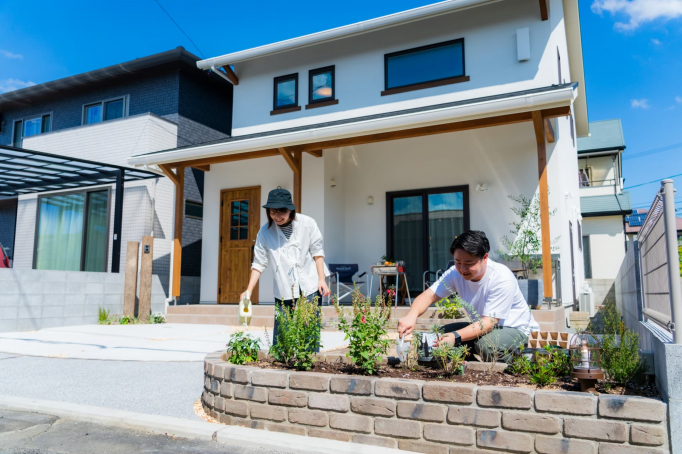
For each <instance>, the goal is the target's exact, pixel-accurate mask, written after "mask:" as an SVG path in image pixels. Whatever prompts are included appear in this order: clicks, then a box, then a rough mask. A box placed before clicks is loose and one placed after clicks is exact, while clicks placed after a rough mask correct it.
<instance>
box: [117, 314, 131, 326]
mask: <svg viewBox="0 0 682 454" xmlns="http://www.w3.org/2000/svg"><path fill="white" fill-rule="evenodd" d="M120 323H121V325H129V324H131V323H132V317H129V316H127V315H124V316H123V317H121V320H120Z"/></svg>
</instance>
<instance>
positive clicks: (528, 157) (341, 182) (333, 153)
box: [201, 118, 583, 304]
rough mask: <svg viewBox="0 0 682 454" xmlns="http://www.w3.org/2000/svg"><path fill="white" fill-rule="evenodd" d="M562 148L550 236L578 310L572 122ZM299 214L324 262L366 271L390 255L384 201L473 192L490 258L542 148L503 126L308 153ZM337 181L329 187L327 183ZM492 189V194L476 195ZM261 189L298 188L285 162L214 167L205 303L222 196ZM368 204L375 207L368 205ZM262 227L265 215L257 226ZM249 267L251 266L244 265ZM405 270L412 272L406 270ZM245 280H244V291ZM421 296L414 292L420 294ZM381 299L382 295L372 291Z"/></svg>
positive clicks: (212, 287) (264, 292) (553, 165)
mask: <svg viewBox="0 0 682 454" xmlns="http://www.w3.org/2000/svg"><path fill="white" fill-rule="evenodd" d="M553 124H554V128H555V130H556V132H557V133H556V135H557V141H556V143H553V144H548V146H547V158H548V172H549V173H548V181H549V188H550V197H549V202H550V210H555V209H556V214H555V215H554V216H552V217H551V221H550V222H551V226H550V230H551V236H552V238H553V239H556V240H557V241H556V243H555V246H556V248H557V251H556V252H558V253H559V254H560V257H561V260H562V276H561V279H562V293H563V301H564V303H565V304H571V303H572V298H573V296H572V294H573V292H572V289H571V269H570V263H571V262H570V260H571V258H570V243H569V237H568V222H569V220H570V221H572V222H573V227H574V235H576V236H574V263H575V269H576V285H577V288H580V284H581V282H582V279H583V278H582V273H583V271H582V270H583V261H582V253H580V251H579V250H578V241H577V233H576V232H577V227H576V222H577V220H576V214H577V213H578V212H579V206H577V207H576V206H574V205H575V204H578V203H579V198H578V197H577V194H578V179H577V177H576V175H577V172H578V169H577V155H576V149H575V144H574V141H573V140H572V138H571V134H570V129H569V120H568V118H559V119H557V120H554V121H553ZM303 156H304V157H303V191H302V192H303V196H302V205H303V207H302V208H303V210H302V212H303V213H305V214H307V215H309V216H312V217H313V218H314V219H315V220H316V221H317V223H318V225H319V227H320V230H321V231H322V233H323V235H324V241H325V252H326V261H327V263H358V264H359V266H360V270H361V272H362V271H369V266H370V265H371V264H373V263H376V262H377V261H378V260H379V259H380V258H381V256H382V255H384V254H385V253H386V193H387V192H392V191H401V190H410V189H424V188H432V187H445V186H459V185H469V201H470V225H471V228H472V229H478V230H483V231H485V232H486V234H487V235H488V238H489V239H490V242H491V247H492V250H493V251H497V250H498V249H499V248H500V247H501V242H500V238H501V237H502V236H503V235H505V234H507V233H508V231H509V228H510V226H509V222H511V221H512V220H513V219H514V214H513V213H512V211H511V209H510V208H511V207H512V206H513V202H512V201H511V200H509V198H508V197H507V196H508V195H510V194H511V195H519V194H524V195H525V196H527V197H531V196H533V195H534V194H537V192H538V160H537V147H536V143H535V137H534V133H533V126H532V123H530V122H527V123H522V124H516V125H506V126H498V127H493V128H485V129H479V130H469V131H462V132H455V133H447V134H437V135H432V136H426V137H419V138H413V139H403V140H394V141H388V142H381V143H375V144H365V145H358V146H353V147H344V148H337V149H329V150H325V151H324V155H323V157H322V158H315V157H313V156H310V155H308V154H304V155H303ZM332 178H333V179H334V180H335V182H336V186H335V187H331V179H332ZM480 183H486V184H487V185H488V187H489V190H488V191H485V192H477V191H475V190H474V189H475V187H476V185H477V184H480ZM247 186H260V187H261V199H262V202H263V204H264V203H265V201H266V199H267V194H268V192H269V191H270V190H272V189H275V188H277V187H278V186H281V187H283V188H285V189H288V190H290V191H291V190H292V189H293V177H292V172H291V170H290V168H289V166H288V165H287V164H286V162H285V161H284V159H283V158H281V157H271V158H261V159H252V160H247V161H238V162H232V163H223V164H214V165H212V166H211V171H210V172H207V173H206V177H205V191H204V196H205V200H204V207H205V209H204V224H203V229H204V231H203V251H202V272H201V276H202V277H201V300H202V302H215V301H216V300H217V289H218V254H219V242H218V239H219V216H220V210H219V206H220V191H221V190H223V189H233V188H240V187H247ZM369 196H372V197H373V198H374V204H373V205H368V203H367V198H368V197H369ZM265 222H266V215H265V211H264V210H262V211H261V225H262V224H264V223H265ZM246 266H248V265H246ZM408 266H409V264H408ZM272 279H273V278H272V273H271V270H266V272H265V273H263V276H262V277H261V282H260V288H259V292H260V293H259V294H260V297H259V299H260V302H264V303H271V302H273V301H274V297H273V293H272ZM246 284H247V282H244V288H246ZM415 290H418V289H415ZM374 292H376V289H374Z"/></svg>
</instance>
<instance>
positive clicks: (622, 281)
mask: <svg viewBox="0 0 682 454" xmlns="http://www.w3.org/2000/svg"><path fill="white" fill-rule="evenodd" d="M639 254H640V246H639V242H638V241H637V240H634V241H631V242H630V243H629V244H628V251H627V253H626V254H625V259H624V260H623V263H622V264H621V266H620V270H619V271H618V276H617V277H616V282H615V287H616V304H617V306H618V311H619V312H620V313H621V314H623V320H624V322H625V324H626V325H627V326H628V328H630V329H631V330H633V331H635V332H637V333H639V339H640V341H639V342H640V348H641V349H642V350H651V349H652V348H653V345H652V342H653V341H652V339H651V336H652V335H651V332H650V331H649V330H648V329H647V328H646V327H645V326H644V325H642V323H640V322H641V321H642V320H644V318H643V315H642V304H643V295H642V278H641V277H642V276H641V266H640V260H639Z"/></svg>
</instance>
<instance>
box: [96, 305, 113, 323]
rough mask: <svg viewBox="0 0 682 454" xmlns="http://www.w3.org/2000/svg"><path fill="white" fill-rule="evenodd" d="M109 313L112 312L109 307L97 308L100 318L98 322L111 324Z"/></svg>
mask: <svg viewBox="0 0 682 454" xmlns="http://www.w3.org/2000/svg"><path fill="white" fill-rule="evenodd" d="M109 314H110V312H109V309H104V308H102V307H100V308H99V309H98V310H97V315H98V318H99V320H98V323H99V324H100V325H110V324H111V320H109Z"/></svg>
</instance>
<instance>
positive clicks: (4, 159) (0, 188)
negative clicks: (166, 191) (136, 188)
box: [0, 145, 162, 197]
mask: <svg viewBox="0 0 682 454" xmlns="http://www.w3.org/2000/svg"><path fill="white" fill-rule="evenodd" d="M122 171H123V172H124V181H136V180H144V179H147V178H159V177H162V175H160V174H157V173H154V172H149V171H147V170H139V169H132V168H130V167H121V166H116V165H111V164H106V163H102V162H95V161H88V160H85V159H78V158H72V157H69V156H60V155H55V154H50V153H44V152H42V151H34V150H26V149H23V148H15V147H9V146H4V145H0V196H4V197H13V196H17V195H21V194H31V193H36V192H46V191H59V190H64V189H76V188H81V187H87V186H96V185H102V184H112V183H115V182H116V177H117V176H118V175H119V173H120V172H122Z"/></svg>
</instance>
